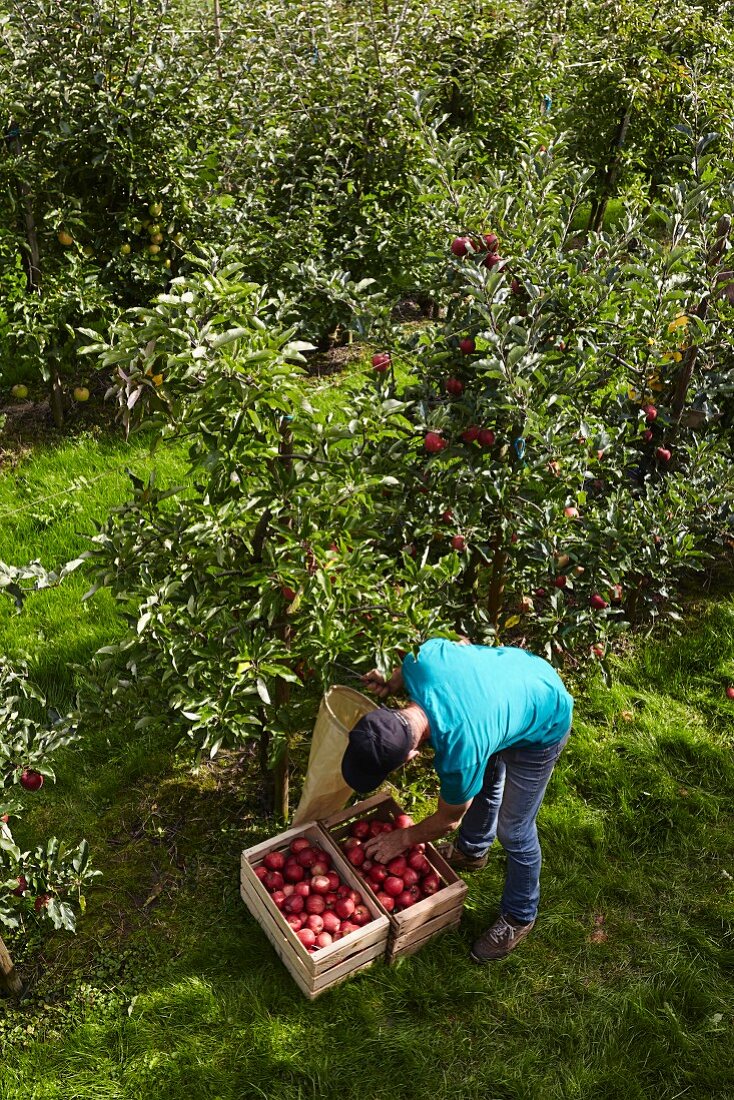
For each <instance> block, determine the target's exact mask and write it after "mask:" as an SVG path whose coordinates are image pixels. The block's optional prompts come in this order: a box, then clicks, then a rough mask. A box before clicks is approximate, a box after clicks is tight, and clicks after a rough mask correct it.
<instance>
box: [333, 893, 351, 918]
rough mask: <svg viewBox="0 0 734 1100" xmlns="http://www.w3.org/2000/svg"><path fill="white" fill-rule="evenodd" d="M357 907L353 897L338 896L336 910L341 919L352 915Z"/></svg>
mask: <svg viewBox="0 0 734 1100" xmlns="http://www.w3.org/2000/svg"><path fill="white" fill-rule="evenodd" d="M355 908H356V906H355V904H354V902H353V901H352V899H351V898H338V899H337V902H336V905H335V906H334V912H335V913H336V915H337V917H339V919H340V920H346V919H347V918H348V917H351V915H352V913H353V912H354V910H355Z"/></svg>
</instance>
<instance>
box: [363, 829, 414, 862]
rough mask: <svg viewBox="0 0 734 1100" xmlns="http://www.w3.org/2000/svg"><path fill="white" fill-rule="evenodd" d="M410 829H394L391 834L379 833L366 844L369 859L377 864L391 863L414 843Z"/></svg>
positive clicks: (365, 848)
mask: <svg viewBox="0 0 734 1100" xmlns="http://www.w3.org/2000/svg"><path fill="white" fill-rule="evenodd" d="M410 833H411V830H410V829H394V830H393V832H391V833H378V834H377V836H373V837H371V838H370V839H369V840H368V841H366V842H365V846H364V850H365V852H366V853H367V858H368V859H371V860H373V861H374V862H375V863H389V862H390V860H391V859H395V856H399V855H400V853H401V852H404V851H405V849H406V848H409V847H410V845H411V844H412V843H413V841H412V840H411V837H410Z"/></svg>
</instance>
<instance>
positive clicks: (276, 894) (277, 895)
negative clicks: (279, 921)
mask: <svg viewBox="0 0 734 1100" xmlns="http://www.w3.org/2000/svg"><path fill="white" fill-rule="evenodd" d="M286 896H287V895H286V894H284V893H283V891H282V890H273V893H272V895H271V897H272V899H273V902H274V903H275V905H277V906H278V908H279V909H282V908H283V905H284V903H285V899H286Z"/></svg>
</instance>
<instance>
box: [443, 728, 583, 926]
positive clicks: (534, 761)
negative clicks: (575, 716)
mask: <svg viewBox="0 0 734 1100" xmlns="http://www.w3.org/2000/svg"><path fill="white" fill-rule="evenodd" d="M570 736H571V731H570V730H569V731H568V733H567V734H566V736H565V737H564V738H562V740H560V741H559V742H558V743H557V744H555V745H543V746H540V747H539V748H537V749H527V748H524V749H505V750H504V751H502V752H496V753H494V755H493V756H490V758H489V762H488V764H487V768H486V771H485V773H484V785H483V787H482V789H481V791H480V792H479V794H478V795H476V797H475V798H474V800H473V801H472V804H471V806H470V807H469V809H468V810H467V811H466V813H465V814H464V819H463V821H462V822H461V828H460V829H459V837H458V845H459V848H460V849H461V851H462V852H463V853H464V854H465V855H467V856H472V857H477V856H483V855H484V853H485V852H486V851H487V849H488V848H489V847H490V845H491V844H493V843H494V840H495V838H496V839H497V840H499V842H500V844H501V845H502V847H503V848H504V849H505V852H506V853H507V877H506V879H505V889H504V892H503V894H502V912H503V913H506V914H507V915H508V916H511V917H514V918H515V919H516V920H518V921H520V922H521V923H522V924H528V923H529V922H530V921H531V920H535V917H536V916H537V913H538V901H539V900H540V865H541V853H540V842H539V840H538V829H537V826H536V823H535V822H536V818H537V816H538V810H539V809H540V804H541V802H542V801H543V795H544V794H545V789H546V787H547V786H548V780H549V779H550V777H551V772H552V771H553V768H554V767H555V763H556V760H557V759H558V757H559V756H560V755H561V753H562V752H563V749H564V748H565V746H566V744H567V742H568V739H569V737H570Z"/></svg>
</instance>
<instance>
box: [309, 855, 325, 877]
mask: <svg viewBox="0 0 734 1100" xmlns="http://www.w3.org/2000/svg"><path fill="white" fill-rule="evenodd" d="M328 873H329V864H328V863H327V862H326V860H325V859H317V860H316V862H315V863H314V864H313V865H312V867H311V874H312V876H313V877H314V878H321V876H322V875H328Z"/></svg>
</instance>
